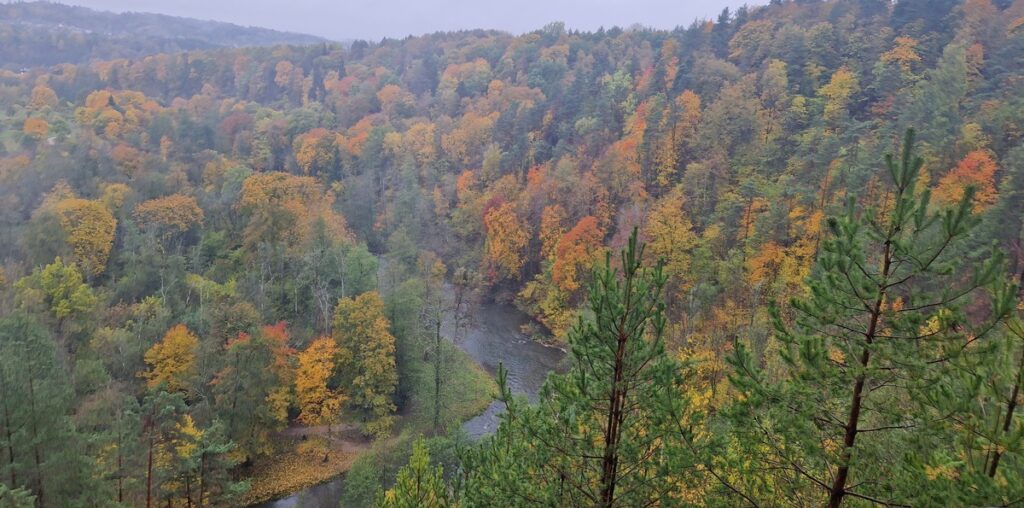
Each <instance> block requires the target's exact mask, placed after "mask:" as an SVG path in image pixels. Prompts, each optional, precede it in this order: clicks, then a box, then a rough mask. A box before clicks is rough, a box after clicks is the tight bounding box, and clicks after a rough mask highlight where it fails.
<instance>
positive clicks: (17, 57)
mask: <svg viewBox="0 0 1024 508" xmlns="http://www.w3.org/2000/svg"><path fill="white" fill-rule="evenodd" d="M323 42H326V41H325V40H324V39H322V38H320V37H315V36H311V35H303V34H296V33H287V32H279V31H276V30H269V29H266V28H255V27H243V26H238V25H233V24H230V23H221V22H217V21H204V20H198V19H189V18H180V17H175V16H165V15H162V14H150V13H137V12H128V13H121V14H117V13H112V12H104V11H96V10H92V9H88V8H85V7H76V6H68V5H63V4H59V3H51V2H14V3H0V65H2V67H3V68H6V69H20V68H22V67H36V66H47V65H54V64H57V63H83V62H88V61H92V60H110V59H117V58H137V57H140V56H143V55H150V54H156V53H177V52H181V51H194V50H198V49H213V48H218V47H245V46H274V45H280V44H295V45H306V44H318V43H323Z"/></svg>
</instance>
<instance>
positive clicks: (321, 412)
mask: <svg viewBox="0 0 1024 508" xmlns="http://www.w3.org/2000/svg"><path fill="white" fill-rule="evenodd" d="M298 359H299V367H298V370H297V371H296V373H295V397H296V399H297V400H298V403H299V421H300V422H302V423H305V424H306V425H327V436H328V437H327V439H328V440H330V435H331V426H332V425H334V424H335V423H338V420H339V419H340V418H341V407H342V405H343V404H344V403H345V401H346V399H347V397H346V396H345V395H344V394H343V393H342V392H341V390H339V389H337V388H332V387H331V386H330V385H331V380H332V378H333V377H334V370H335V363H336V361H337V359H338V346H337V344H336V343H335V342H334V340H333V339H331V338H330V337H321V338H319V339H316V340H314V341H313V342H311V343H310V344H309V346H308V347H307V348H306V350H305V351H302V352H301V353H299V355H298ZM326 449H327V450H328V451H329V450H330V448H329V447H326ZM324 461H325V462H326V461H327V452H325V454H324Z"/></svg>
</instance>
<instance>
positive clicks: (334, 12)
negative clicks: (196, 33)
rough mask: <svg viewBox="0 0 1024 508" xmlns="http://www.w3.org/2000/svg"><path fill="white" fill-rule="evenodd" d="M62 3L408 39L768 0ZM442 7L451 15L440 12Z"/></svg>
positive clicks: (655, 16) (672, 21)
mask: <svg viewBox="0 0 1024 508" xmlns="http://www.w3.org/2000/svg"><path fill="white" fill-rule="evenodd" d="M59 3H65V4H68V5H79V6H83V7H88V8H92V9H97V10H106V11H113V12H129V11H132V12H154V13H160V14H168V15H172V16H183V17H190V18H198V19H207V20H215V21H224V22H228V23H234V24H238V25H246V26H257V27H264V28H271V29H275V30H282V31H289V32H300V33H306V34H310V35H317V36H320V37H326V38H328V39H333V40H346V39H370V40H376V39H381V38H384V37H389V38H402V37H406V36H409V35H421V34H425V33H432V32H437V31H450V30H464V29H477V28H482V29H496V30H503V31H507V32H511V33H513V34H520V33H524V32H529V31H532V30H536V29H538V28H541V27H543V26H544V25H547V24H548V23H552V22H559V21H560V22H564V23H565V25H566V27H567V28H571V29H579V30H590V31H592V30H596V29H598V28H600V27H605V28H610V27H612V26H619V27H624V28H625V27H629V26H632V25H635V24H639V25H642V26H649V27H653V28H661V29H671V28H675V27H676V26H687V25H689V24H690V23H692V22H693V21H694V20H697V19H709V18H710V19H713V18H714V17H716V16H717V15H718V13H720V12H721V11H722V9H723V8H725V7H729V8H730V9H736V8H738V7H740V6H742V5H744V4H749V5H758V4H763V3H767V1H766V0H754V1H744V0H710V1H703V2H690V3H687V2H679V1H678V0H676V1H669V0H632V1H631V0H552V1H547V2H544V1H541V0H523V1H521V2H516V3H514V4H510V3H498V2H481V1H473V0H391V1H387V2H383V1H370V0H354V1H352V2H346V3H345V4H340V3H337V2H331V1H328V0H293V1H291V2H282V1H280V0H253V1H250V2H248V3H247V4H246V5H245V8H244V9H238V5H237V3H235V2H225V1H218V0H206V1H200V0H178V1H174V2H165V1H160V0H69V1H64V2H59ZM435 13H444V14H443V15H442V14H435Z"/></svg>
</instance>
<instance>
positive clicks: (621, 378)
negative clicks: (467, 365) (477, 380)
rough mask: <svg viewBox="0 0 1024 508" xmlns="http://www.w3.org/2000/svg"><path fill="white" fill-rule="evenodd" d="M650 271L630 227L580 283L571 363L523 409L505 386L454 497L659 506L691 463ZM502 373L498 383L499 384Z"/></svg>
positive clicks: (655, 277) (676, 368)
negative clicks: (581, 302)
mask: <svg viewBox="0 0 1024 508" xmlns="http://www.w3.org/2000/svg"><path fill="white" fill-rule="evenodd" d="M664 283H665V278H664V276H663V275H662V272H661V267H660V266H657V267H654V268H650V267H646V266H644V264H643V246H641V245H638V244H637V239H636V232H634V233H633V236H632V237H631V238H630V240H629V245H628V247H627V248H626V250H625V251H623V253H622V257H621V265H620V266H619V267H618V268H613V267H612V262H611V257H610V256H609V257H608V258H607V260H606V262H605V264H604V266H603V267H602V268H601V269H599V270H598V271H597V272H596V273H595V275H594V280H593V283H592V285H591V287H590V300H589V304H588V305H589V309H590V311H591V314H590V315H589V316H588V317H587V318H581V320H580V321H579V323H577V324H576V326H575V327H573V329H572V331H571V332H570V335H569V342H570V344H571V346H572V367H571V368H570V370H569V372H568V373H567V374H564V375H560V374H552V375H551V376H550V377H549V378H548V380H547V382H546V383H545V384H544V387H543V389H542V390H541V393H540V401H541V402H540V404H539V405H538V406H536V407H531V406H529V405H526V404H524V403H523V402H522V401H521V400H516V399H514V398H513V397H512V395H511V393H510V392H509V391H508V389H507V388H506V387H504V386H503V389H502V400H503V401H504V402H505V403H506V405H507V412H506V413H505V414H504V415H503V417H502V422H501V426H500V427H499V429H498V431H497V433H496V434H495V435H494V436H493V437H491V438H488V440H487V441H486V442H485V443H484V444H483V445H482V446H481V447H480V449H479V450H473V451H471V452H470V455H469V457H468V461H467V464H466V470H467V473H466V487H465V494H464V496H465V502H466V504H468V505H470V506H487V505H489V504H490V503H492V502H494V501H495V500H500V502H501V503H502V504H504V505H506V506H608V507H611V506H646V505H650V504H671V503H672V502H673V501H672V499H673V496H676V495H679V493H680V492H681V491H682V490H683V487H684V485H685V482H686V478H685V476H680V475H685V471H686V470H687V469H689V468H690V467H691V466H692V463H691V462H690V461H691V459H690V458H689V457H690V453H689V450H688V449H687V439H689V436H688V435H687V434H688V432H687V430H685V429H684V428H683V427H682V425H684V421H685V420H684V418H685V416H684V412H685V410H686V397H685V396H684V394H683V391H682V385H683V383H684V379H683V372H684V369H683V368H682V366H680V365H679V364H678V363H676V362H675V361H674V360H672V359H671V358H669V357H668V355H667V354H666V353H665V349H664V348H665V346H664V342H663V339H662V333H663V330H664V326H665V318H664V314H663V313H664V303H663V302H662V297H661V290H662V287H663V285H664ZM504 375H505V374H504V373H500V374H499V376H500V379H501V380H502V381H504Z"/></svg>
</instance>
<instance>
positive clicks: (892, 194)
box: [730, 130, 1013, 507]
mask: <svg viewBox="0 0 1024 508" xmlns="http://www.w3.org/2000/svg"><path fill="white" fill-rule="evenodd" d="M913 141H914V134H913V131H912V130H910V131H908V132H907V136H906V139H905V142H904V145H903V152H902V157H901V158H900V159H899V160H894V158H893V157H892V156H891V155H890V156H887V157H886V167H887V169H888V175H889V177H890V178H891V180H892V188H891V189H890V190H889V191H888V192H887V193H886V194H884V195H883V196H882V197H881V198H880V199H879V201H880V203H868V204H866V205H864V206H863V207H862V208H858V207H857V206H856V202H855V200H854V199H852V198H851V199H850V200H849V202H848V206H847V208H846V211H845V212H844V213H843V215H841V216H839V217H835V218H830V219H829V220H828V227H829V229H830V231H831V236H830V237H829V238H827V239H826V240H825V241H823V242H822V247H821V253H820V257H819V259H818V266H817V268H816V271H815V273H814V274H813V275H812V277H811V278H810V280H809V281H808V286H809V289H810V292H809V295H808V296H807V297H805V298H798V299H794V300H793V301H792V302H791V307H792V308H791V309H787V310H786V312H784V311H783V310H781V309H779V308H778V307H777V306H773V307H772V317H773V321H774V325H775V329H776V340H777V341H778V350H779V355H778V356H779V357H778V363H780V368H781V378H777V377H774V376H772V375H771V373H770V372H769V371H767V370H764V369H760V368H758V367H757V366H756V365H755V362H754V361H753V359H752V357H751V355H750V353H749V352H748V350H747V349H746V348H745V347H742V344H741V345H740V347H738V348H737V350H736V354H735V355H734V356H733V357H732V358H731V360H730V361H731V363H732V364H733V366H734V368H735V375H734V376H733V377H732V381H733V383H734V385H735V386H736V388H737V389H739V390H740V392H741V394H742V397H741V400H742V402H740V403H738V404H736V407H734V408H733V410H732V412H731V417H732V419H733V423H734V425H735V427H734V436H733V437H734V439H735V440H736V443H737V444H738V446H737V447H736V448H737V449H738V451H737V453H738V455H739V456H740V457H741V459H740V460H739V461H737V467H738V468H739V471H737V472H736V474H735V475H734V476H736V477H740V478H743V479H744V482H745V484H746V486H747V490H748V491H749V493H752V494H753V493H767V492H770V493H771V495H772V499H775V500H777V499H780V498H784V499H789V500H792V501H793V503H794V504H807V505H813V504H818V503H827V505H828V506H830V507H838V506H840V505H842V504H844V502H845V501H847V500H851V499H859V500H863V501H868V502H872V503H879V504H886V505H892V504H901V503H908V502H911V504H915V505H916V504H926V505H927V504H934V503H935V502H943V501H941V499H937V498H931V499H928V498H927V497H922V496H927V495H928V493H929V492H930V487H931V486H932V482H931V480H934V479H935V477H936V476H937V475H940V476H941V473H936V472H935V471H943V469H941V468H942V467H944V466H945V465H946V462H948V461H949V457H948V456H944V453H945V450H948V446H946V443H948V440H949V439H950V438H951V435H950V434H948V433H946V432H944V431H943V429H945V428H947V427H952V426H955V425H954V423H955V422H956V421H957V419H958V418H960V417H961V416H962V414H960V413H961V411H959V410H954V411H941V410H940V408H941V407H942V406H940V403H944V404H945V405H946V406H949V405H951V404H953V402H954V400H953V399H954V398H956V397H958V396H960V395H962V394H958V393H956V391H954V390H953V389H952V388H949V387H947V388H945V389H943V387H944V386H945V385H946V384H949V383H953V382H952V381H951V377H952V376H953V375H954V373H956V372H957V371H958V366H962V365H964V364H963V362H964V361H966V359H967V358H970V357H972V356H974V355H980V354H983V353H981V352H980V351H982V350H984V348H983V346H984V345H985V344H986V343H987V342H988V341H989V338H988V334H989V333H990V332H991V331H992V330H994V329H995V326H996V324H997V322H998V321H999V320H1000V319H1002V318H1003V317H1004V316H1005V315H1006V313H1007V312H1008V311H1009V309H1011V308H1012V299H1013V293H1012V291H1010V290H1008V289H1007V287H1006V285H1005V284H1002V283H1001V280H1000V273H1001V271H1002V268H1003V266H1002V263H1003V256H1002V255H1001V254H1000V253H999V251H993V253H992V255H991V256H990V258H989V259H988V261H987V262H986V263H984V264H982V265H981V266H978V267H976V269H974V270H973V271H971V273H967V272H968V271H969V270H967V268H966V267H964V266H963V263H962V258H961V257H960V256H957V255H955V250H954V249H955V246H956V245H958V244H959V243H962V242H963V241H964V240H966V238H967V235H968V234H969V232H970V231H971V228H972V226H973V225H974V224H975V223H976V219H975V218H974V217H973V216H972V215H971V211H970V210H971V206H970V205H971V196H972V194H973V191H972V190H968V191H967V192H966V195H965V196H964V198H963V199H962V200H961V201H960V203H959V204H958V205H956V206H955V207H952V208H945V209H937V208H936V207H934V206H931V205H930V204H929V192H928V191H927V190H925V191H923V192H918V188H919V186H918V177H919V174H920V169H921V166H922V165H923V160H922V159H921V158H919V157H915V156H914V155H913ZM870 199H871V198H870V197H868V198H866V199H865V201H869V200H870ZM982 288H989V289H990V290H991V292H992V299H991V302H989V303H988V307H989V308H990V312H988V313H987V314H988V315H987V316H985V317H984V318H982V317H979V316H978V314H979V313H978V312H977V311H975V312H971V313H968V312H966V311H964V310H963V306H964V305H966V304H968V303H977V301H978V299H979V297H980V296H981V295H980V293H982V291H980V290H981V289H982ZM953 384H954V385H956V383H953ZM914 500H916V502H914Z"/></svg>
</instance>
